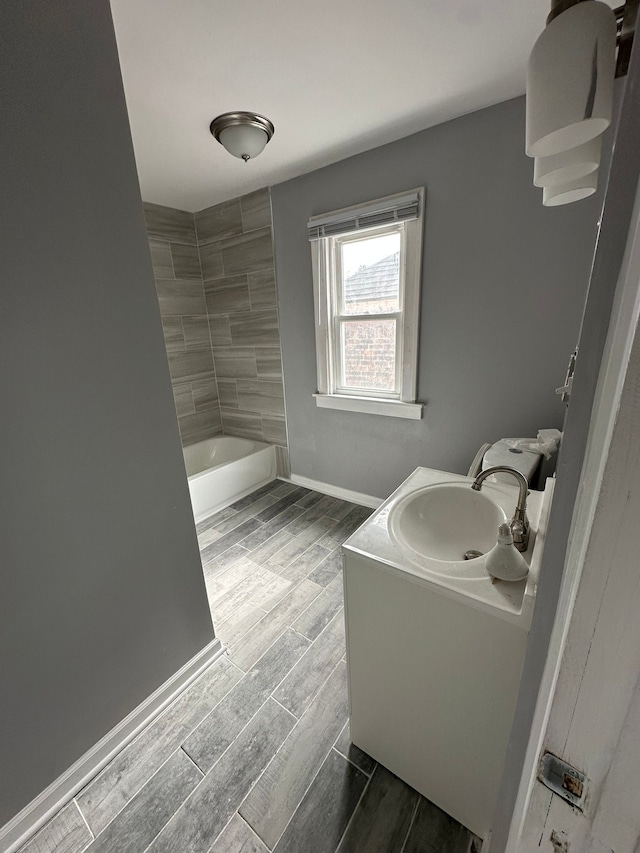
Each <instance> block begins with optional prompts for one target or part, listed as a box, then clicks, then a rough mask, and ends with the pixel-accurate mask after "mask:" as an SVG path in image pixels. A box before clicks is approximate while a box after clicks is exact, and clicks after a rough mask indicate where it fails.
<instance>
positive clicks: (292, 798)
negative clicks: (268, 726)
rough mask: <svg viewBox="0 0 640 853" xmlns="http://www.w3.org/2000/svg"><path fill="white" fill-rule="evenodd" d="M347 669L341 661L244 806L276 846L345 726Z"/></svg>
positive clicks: (259, 830) (243, 810)
mask: <svg viewBox="0 0 640 853" xmlns="http://www.w3.org/2000/svg"><path fill="white" fill-rule="evenodd" d="M347 704H348V703H347V673H346V666H345V664H342V663H341V664H339V665H338V666H337V667H336V669H335V670H334V672H333V673H332V675H331V676H330V677H329V679H328V680H327V681H326V682H325V684H324V686H323V687H322V690H321V693H320V695H319V696H318V701H317V702H316V703H314V704H313V705H312V706H311V707H310V708H309V709H308V710H307V711H306V713H305V714H304V716H303V717H302V719H301V720H300V722H299V724H298V725H297V726H296V727H295V729H293V731H292V732H291V734H290V735H289V736H288V737H287V739H286V740H285V741H284V743H283V744H282V746H281V748H280V749H279V750H278V752H277V753H276V755H275V756H274V758H273V760H272V761H271V763H270V764H269V765H268V767H267V768H266V770H265V771H264V773H263V774H262V776H261V777H260V778H259V779H258V781H257V782H256V784H255V786H254V787H253V789H252V791H251V793H250V794H249V796H248V797H247V798H246V799H245V801H244V803H243V804H242V806H241V807H240V809H239V811H240V814H241V815H242V817H243V818H244V819H245V820H246V821H247V823H248V824H249V826H251V827H252V828H253V829H254V830H255V831H256V832H257V834H258V835H259V836H260V838H262V840H263V841H264V842H265V843H266V844H267V846H268V847H270V848H272V849H273V847H274V846H275V844H276V842H277V841H278V839H279V838H280V836H281V835H282V833H283V832H284V830H285V828H286V826H287V824H288V823H289V820H290V819H291V817H292V815H293V813H294V812H295V810H296V808H297V807H298V805H299V804H300V803H301V801H302V798H303V797H304V794H305V792H306V790H307V788H308V787H309V785H310V784H311V782H312V781H313V779H314V777H315V775H316V773H317V772H318V770H319V769H320V767H321V765H322V763H323V761H324V759H325V758H326V756H327V755H328V753H329V750H330V749H331V746H332V745H333V743H335V739H336V737H337V736H338V735H339V734H340V732H341V731H342V728H343V726H344V724H345V721H346V719H347V715H348V707H347Z"/></svg>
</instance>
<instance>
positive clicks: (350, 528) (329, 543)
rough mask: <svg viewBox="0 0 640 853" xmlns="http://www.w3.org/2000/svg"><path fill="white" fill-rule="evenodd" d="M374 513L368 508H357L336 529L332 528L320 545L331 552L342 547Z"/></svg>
mask: <svg viewBox="0 0 640 853" xmlns="http://www.w3.org/2000/svg"><path fill="white" fill-rule="evenodd" d="M372 512H373V510H370V509H368V508H367V507H363V506H358V507H355V509H352V510H351V512H350V513H349V515H347V516H346V517H345V518H343V519H342V521H340V522H339V523H338V524H336V526H335V527H333V528H331V530H329V531H328V532H327V533H326V535H325V536H323V537H322V539H321V540H320V544H321V545H324V546H325V548H329V550H333V549H334V548H337V547H338V546H339V545H342V543H343V542H344V541H345V539H348V538H349V536H351V534H352V533H353V532H354V530H357V529H358V527H360V525H361V524H362V523H363V521H365V519H367V518H369V516H370V515H371V513H372Z"/></svg>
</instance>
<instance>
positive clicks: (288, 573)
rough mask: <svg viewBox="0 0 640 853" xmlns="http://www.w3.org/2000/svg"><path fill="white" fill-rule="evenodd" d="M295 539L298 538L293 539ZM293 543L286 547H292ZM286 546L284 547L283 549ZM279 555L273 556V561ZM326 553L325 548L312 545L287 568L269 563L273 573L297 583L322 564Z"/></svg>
mask: <svg viewBox="0 0 640 853" xmlns="http://www.w3.org/2000/svg"><path fill="white" fill-rule="evenodd" d="M295 538H296V539H297V538H298V537H295ZM293 544H294V541H292V542H291V544H290V545H289V546H288V547H292V546H293ZM286 548H287V546H285V549H286ZM279 553H280V552H278V554H275V555H274V560H275V559H278V557H279ZM328 553H329V552H328V551H327V549H326V548H323V547H322V545H317V544H313V545H311V546H310V547H309V548H307V549H306V551H303V552H302V554H300V556H299V557H297V558H296V559H295V560H294V561H293V562H292V563H289V564H288V565H287V566H285V567H282V566H278V565H277V564H274V563H269V564H268V565H270V566H271V567H272V568H273V569H274V571H277V572H279V574H280V576H281V577H283V578H286V580H288V581H291V582H293V583H298V582H299V581H301V580H303V578H306V577H308V576H309V575H310V574H311V573H312V572H313V570H314V569H315V568H316V566H318V565H319V564H320V563H322V562H323V561H324V560H325V559H326V557H327V555H328Z"/></svg>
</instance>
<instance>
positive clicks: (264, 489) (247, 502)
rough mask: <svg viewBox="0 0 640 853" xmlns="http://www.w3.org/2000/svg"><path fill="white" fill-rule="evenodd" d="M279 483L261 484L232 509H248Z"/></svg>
mask: <svg viewBox="0 0 640 853" xmlns="http://www.w3.org/2000/svg"><path fill="white" fill-rule="evenodd" d="M218 375H220V374H218ZM279 484H280V480H271V482H270V483H267V485H266V486H261V487H260V488H259V489H256V490H255V492H251V494H250V495H246V497H244V498H240V500H239V501H236V502H235V503H232V504H231V509H234V510H236V512H239V511H240V510H241V509H246V508H247V507H248V506H251V504H252V503H255V502H256V501H257V500H259V499H260V498H262V497H264V495H269V494H271V493H272V492H273V491H274V490H275V489H277V488H278V485H279ZM276 497H280V495H277V496H276Z"/></svg>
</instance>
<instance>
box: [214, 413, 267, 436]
mask: <svg viewBox="0 0 640 853" xmlns="http://www.w3.org/2000/svg"><path fill="white" fill-rule="evenodd" d="M220 414H221V417H222V424H223V426H224V431H225V435H237V436H238V437H239V438H253V439H255V440H256V441H262V440H263V438H264V434H263V432H262V420H261V418H260V415H259V414H258V413H257V412H239V411H237V410H234V409H225V408H224V407H222V408H221V410H220Z"/></svg>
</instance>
